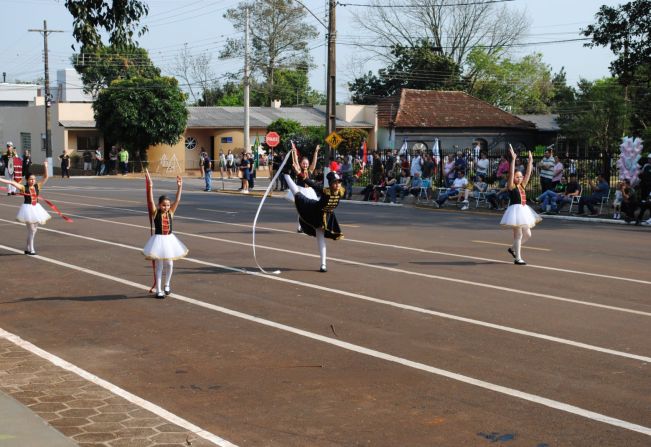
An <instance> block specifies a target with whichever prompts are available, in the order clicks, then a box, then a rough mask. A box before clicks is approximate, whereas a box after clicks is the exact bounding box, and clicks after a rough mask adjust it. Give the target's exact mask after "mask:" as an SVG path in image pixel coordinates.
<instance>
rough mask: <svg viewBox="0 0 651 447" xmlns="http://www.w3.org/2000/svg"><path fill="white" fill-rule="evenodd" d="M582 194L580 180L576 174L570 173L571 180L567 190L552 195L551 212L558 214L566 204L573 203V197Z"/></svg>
mask: <svg viewBox="0 0 651 447" xmlns="http://www.w3.org/2000/svg"><path fill="white" fill-rule="evenodd" d="M580 195H581V185H579V182H578V181H577V180H576V174H570V181H569V182H568V183H567V186H566V187H565V192H564V193H562V194H557V195H556V197H552V200H551V211H550V212H551V213H556V214H558V213H559V212H561V210H562V209H563V207H564V206H565V204H567V203H572V199H573V198H574V197H578V196H580Z"/></svg>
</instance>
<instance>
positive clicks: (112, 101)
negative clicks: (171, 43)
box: [93, 77, 188, 160]
mask: <svg viewBox="0 0 651 447" xmlns="http://www.w3.org/2000/svg"><path fill="white" fill-rule="evenodd" d="M93 110H94V111H95V121H96V122H97V127H98V129H99V130H100V131H101V132H102V133H103V134H104V136H105V137H106V138H107V139H109V140H110V141H115V142H117V143H119V144H123V145H124V146H125V147H126V148H127V149H128V150H129V152H130V153H131V154H132V155H134V156H135V155H136V154H138V155H139V156H140V158H141V159H142V160H146V151H147V148H149V147H150V146H153V145H156V144H170V145H173V144H176V143H177V142H178V141H179V138H180V136H181V135H182V134H183V131H184V130H185V127H186V124H187V121H188V111H187V109H186V107H185V94H184V93H183V92H182V91H181V90H180V89H179V84H178V81H177V80H176V79H175V78H169V77H157V78H152V79H147V78H131V79H124V80H116V81H113V82H112V83H111V85H110V86H109V87H107V88H106V89H104V90H102V91H101V92H100V93H99V94H98V96H97V99H96V100H95V102H94V103H93Z"/></svg>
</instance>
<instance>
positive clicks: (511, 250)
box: [507, 247, 517, 259]
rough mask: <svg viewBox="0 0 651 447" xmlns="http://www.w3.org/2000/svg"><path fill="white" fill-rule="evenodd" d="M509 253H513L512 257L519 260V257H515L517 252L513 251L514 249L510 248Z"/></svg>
mask: <svg viewBox="0 0 651 447" xmlns="http://www.w3.org/2000/svg"><path fill="white" fill-rule="evenodd" d="M507 251H508V252H509V253H511V256H513V259H517V256H515V252H514V251H513V249H512V248H511V247H509V248H508V249H507Z"/></svg>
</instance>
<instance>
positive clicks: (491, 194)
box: [486, 173, 509, 210]
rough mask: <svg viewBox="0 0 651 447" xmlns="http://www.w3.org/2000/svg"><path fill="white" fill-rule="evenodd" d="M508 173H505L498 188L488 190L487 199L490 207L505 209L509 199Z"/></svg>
mask: <svg viewBox="0 0 651 447" xmlns="http://www.w3.org/2000/svg"><path fill="white" fill-rule="evenodd" d="M508 177H509V175H508V173H503V174H502V176H501V177H500V179H499V182H498V183H497V188H491V189H489V190H488V191H486V201H487V202H488V206H489V209H495V210H503V209H504V208H506V204H507V203H508V201H509V188H508Z"/></svg>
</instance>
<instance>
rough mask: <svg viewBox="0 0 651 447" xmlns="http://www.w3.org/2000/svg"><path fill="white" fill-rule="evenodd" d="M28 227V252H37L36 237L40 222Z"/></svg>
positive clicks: (29, 224) (30, 224)
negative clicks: (35, 246)
mask: <svg viewBox="0 0 651 447" xmlns="http://www.w3.org/2000/svg"><path fill="white" fill-rule="evenodd" d="M26 225H27V247H26V248H25V250H27V251H36V250H35V249H34V238H35V237H36V230H38V222H36V223H28V224H26Z"/></svg>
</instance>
